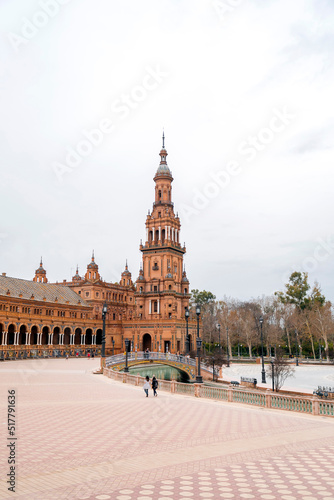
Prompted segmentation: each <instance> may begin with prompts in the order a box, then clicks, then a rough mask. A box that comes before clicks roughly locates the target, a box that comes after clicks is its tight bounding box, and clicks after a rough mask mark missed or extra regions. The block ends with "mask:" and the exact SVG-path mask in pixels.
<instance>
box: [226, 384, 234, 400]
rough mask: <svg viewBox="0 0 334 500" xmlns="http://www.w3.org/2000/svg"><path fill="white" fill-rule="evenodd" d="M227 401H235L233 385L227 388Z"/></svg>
mask: <svg viewBox="0 0 334 500" xmlns="http://www.w3.org/2000/svg"><path fill="white" fill-rule="evenodd" d="M227 401H228V402H229V403H232V401H233V395H232V387H229V388H228V389H227Z"/></svg>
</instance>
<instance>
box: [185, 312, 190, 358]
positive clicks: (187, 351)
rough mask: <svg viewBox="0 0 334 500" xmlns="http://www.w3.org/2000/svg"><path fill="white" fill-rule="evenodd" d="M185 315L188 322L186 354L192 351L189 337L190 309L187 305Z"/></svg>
mask: <svg viewBox="0 0 334 500" xmlns="http://www.w3.org/2000/svg"><path fill="white" fill-rule="evenodd" d="M184 316H185V318H186V324H187V334H186V354H188V353H189V352H190V339H189V330H188V321H189V316H190V313H189V309H188V307H186V310H185V312H184Z"/></svg>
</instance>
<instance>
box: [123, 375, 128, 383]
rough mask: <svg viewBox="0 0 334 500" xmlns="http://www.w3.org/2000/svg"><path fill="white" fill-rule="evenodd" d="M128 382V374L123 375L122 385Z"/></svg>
mask: <svg viewBox="0 0 334 500" xmlns="http://www.w3.org/2000/svg"><path fill="white" fill-rule="evenodd" d="M127 381H128V374H127V373H123V384H126V383H127Z"/></svg>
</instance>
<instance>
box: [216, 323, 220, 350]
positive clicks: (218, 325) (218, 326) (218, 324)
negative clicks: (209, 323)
mask: <svg viewBox="0 0 334 500" xmlns="http://www.w3.org/2000/svg"><path fill="white" fill-rule="evenodd" d="M217 328H218V345H219V350H220V323H217Z"/></svg>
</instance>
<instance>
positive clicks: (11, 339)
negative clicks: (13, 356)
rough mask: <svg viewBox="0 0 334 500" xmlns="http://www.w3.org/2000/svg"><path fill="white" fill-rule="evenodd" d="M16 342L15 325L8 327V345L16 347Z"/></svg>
mask: <svg viewBox="0 0 334 500" xmlns="http://www.w3.org/2000/svg"><path fill="white" fill-rule="evenodd" d="M14 341H15V325H9V327H8V341H7V343H8V345H14Z"/></svg>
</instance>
